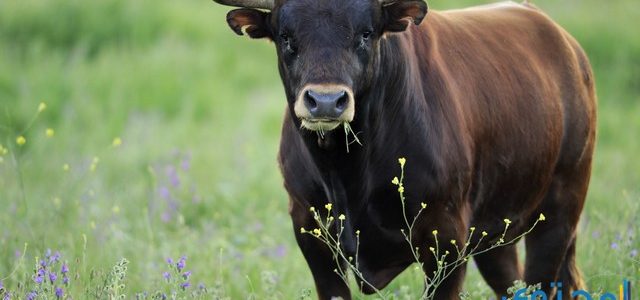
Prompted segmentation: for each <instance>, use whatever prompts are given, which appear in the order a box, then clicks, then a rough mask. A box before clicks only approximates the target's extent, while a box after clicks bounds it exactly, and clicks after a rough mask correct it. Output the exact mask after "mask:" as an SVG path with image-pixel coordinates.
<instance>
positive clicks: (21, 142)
mask: <svg viewBox="0 0 640 300" xmlns="http://www.w3.org/2000/svg"><path fill="white" fill-rule="evenodd" d="M26 143H27V139H26V138H25V137H24V136H21V135H19V136H18V137H17V138H16V144H18V146H22V145H24V144H26Z"/></svg>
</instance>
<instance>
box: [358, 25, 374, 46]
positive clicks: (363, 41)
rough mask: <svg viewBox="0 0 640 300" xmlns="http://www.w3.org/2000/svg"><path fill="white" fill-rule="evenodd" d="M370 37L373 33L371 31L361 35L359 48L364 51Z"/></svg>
mask: <svg viewBox="0 0 640 300" xmlns="http://www.w3.org/2000/svg"><path fill="white" fill-rule="evenodd" d="M370 37H371V31H370V30H367V31H364V32H363V33H362V34H361V35H360V44H359V45H358V47H359V48H363V49H364V48H366V47H367V43H368V42H369V38H370Z"/></svg>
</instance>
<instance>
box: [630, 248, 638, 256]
mask: <svg viewBox="0 0 640 300" xmlns="http://www.w3.org/2000/svg"><path fill="white" fill-rule="evenodd" d="M629 255H630V256H631V257H636V256H638V249H633V250H631V253H629Z"/></svg>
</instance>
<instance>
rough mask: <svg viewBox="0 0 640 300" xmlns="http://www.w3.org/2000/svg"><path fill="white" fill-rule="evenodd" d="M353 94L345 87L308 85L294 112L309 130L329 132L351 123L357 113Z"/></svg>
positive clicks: (303, 90)
mask: <svg viewBox="0 0 640 300" xmlns="http://www.w3.org/2000/svg"><path fill="white" fill-rule="evenodd" d="M354 107H355V105H354V99H353V92H352V91H351V89H350V88H348V87H347V86H344V85H336V84H322V85H320V84H313V85H307V86H305V88H304V89H302V91H301V92H300V95H299V96H298V99H296V103H295V107H294V111H295V113H296V116H297V117H298V118H300V120H301V121H302V126H303V127H305V128H307V129H309V130H314V131H316V130H321V131H329V130H333V129H335V128H336V127H338V125H340V124H342V123H344V122H351V121H352V120H353V116H354V113H355V108H354Z"/></svg>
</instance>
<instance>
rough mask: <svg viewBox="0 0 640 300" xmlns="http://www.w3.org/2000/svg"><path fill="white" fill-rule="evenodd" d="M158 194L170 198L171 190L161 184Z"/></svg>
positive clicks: (165, 198)
mask: <svg viewBox="0 0 640 300" xmlns="http://www.w3.org/2000/svg"><path fill="white" fill-rule="evenodd" d="M158 194H160V197H161V198H162V199H164V200H169V199H170V198H171V192H170V191H169V189H168V188H167V187H166V186H161V187H160V189H159V190H158Z"/></svg>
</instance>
